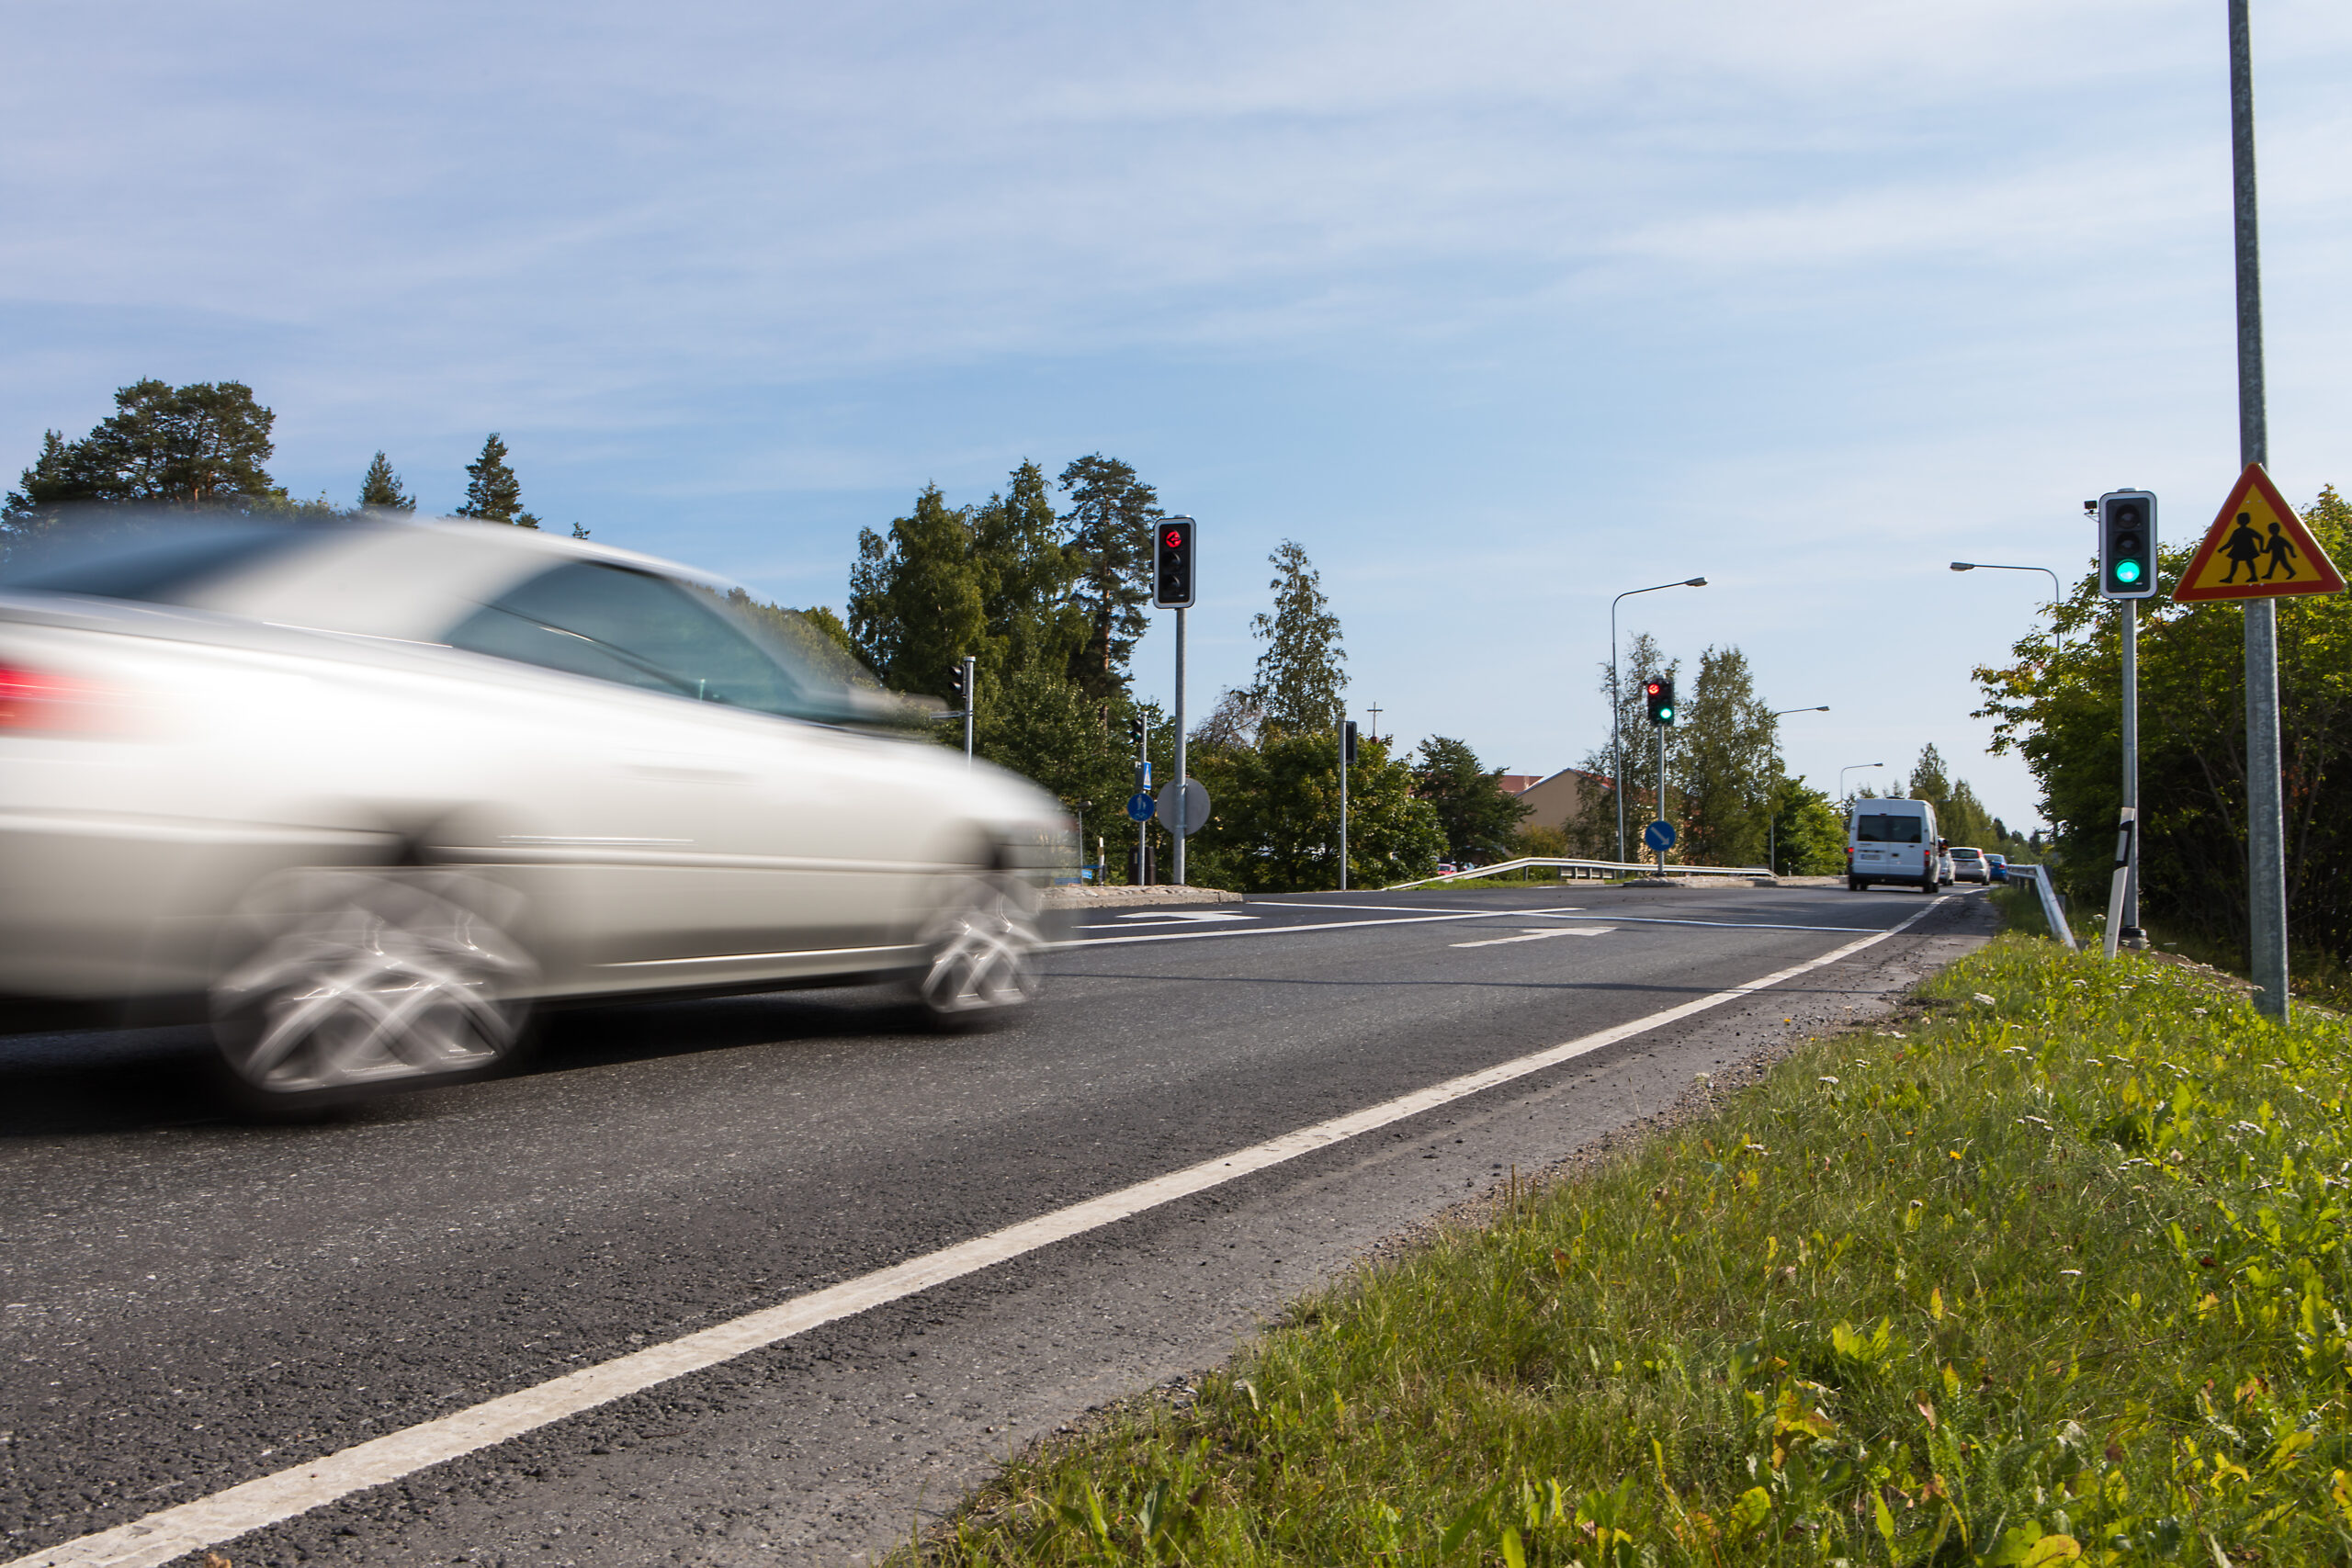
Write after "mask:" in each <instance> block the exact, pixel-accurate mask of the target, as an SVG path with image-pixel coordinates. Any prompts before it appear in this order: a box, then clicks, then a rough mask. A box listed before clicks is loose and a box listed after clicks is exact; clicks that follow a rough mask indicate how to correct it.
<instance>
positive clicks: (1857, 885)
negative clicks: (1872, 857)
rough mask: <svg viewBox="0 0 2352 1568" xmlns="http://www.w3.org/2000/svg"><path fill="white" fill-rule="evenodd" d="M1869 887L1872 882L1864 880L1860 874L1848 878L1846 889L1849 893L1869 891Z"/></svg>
mask: <svg viewBox="0 0 2352 1568" xmlns="http://www.w3.org/2000/svg"><path fill="white" fill-rule="evenodd" d="M1869 888H1870V884H1869V883H1867V882H1864V881H1863V880H1862V879H1861V878H1860V877H1859V876H1849V877H1848V878H1847V879H1846V891H1847V892H1849V893H1862V892H1866V891H1868V890H1869Z"/></svg>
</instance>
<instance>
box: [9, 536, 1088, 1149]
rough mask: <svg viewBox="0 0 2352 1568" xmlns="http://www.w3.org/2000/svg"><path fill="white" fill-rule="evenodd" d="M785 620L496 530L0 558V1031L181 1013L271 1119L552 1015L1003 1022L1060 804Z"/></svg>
mask: <svg viewBox="0 0 2352 1568" xmlns="http://www.w3.org/2000/svg"><path fill="white" fill-rule="evenodd" d="M39 542H40V541H36V543H39ZM28 553H30V554H33V555H34V557H35V558H33V559H31V560H30V561H27V560H25V559H23V557H24V556H25V555H27V554H28ZM792 629H793V627H792V626H789V625H784V626H779V625H777V624H775V623H773V622H772V621H771V620H769V619H767V618H764V617H762V616H760V615H750V614H745V613H743V609H742V602H741V598H740V596H738V603H737V604H734V605H730V604H729V601H728V597H727V595H726V593H725V592H724V591H723V589H722V588H720V587H719V586H717V585H714V584H713V582H712V581H711V580H709V579H707V578H705V577H702V576H700V575H699V574H696V573H694V572H690V571H688V570H684V569H683V568H680V567H676V566H673V565H670V564H668V563H665V562H662V561H658V560H654V559H650V558H646V557H642V556H637V555H632V554H628V553H627V552H624V551H620V550H614V549H608V548H605V547H601V546H596V545H592V544H584V543H580V542H575V541H573V540H570V539H559V538H552V537H548V536H544V535H541V534H538V533H536V532H533V531H530V530H525V529H517V528H512V527H508V526H505V525H493V524H476V523H467V522H423V523H419V522H412V521H396V520H391V519H383V518H378V519H370V520H367V521H361V522H355V523H350V524H337V525H310V526H300V527H294V526H277V525H254V524H225V525H224V524H220V523H199V522H195V521H191V520H188V519H187V518H176V519H150V520H146V521H144V522H143V523H131V524H118V525H116V526H115V529H114V531H113V532H112V534H111V535H107V534H104V533H102V534H101V535H100V536H98V537H96V539H94V540H87V541H83V542H82V543H81V544H80V545H78V546H73V545H69V546H68V547H65V548H62V549H52V550H50V551H47V552H45V554H44V553H42V552H28V551H27V550H25V549H23V548H22V547H19V548H18V549H17V551H16V552H15V554H14V555H13V556H12V558H11V561H10V564H9V567H8V569H7V570H6V573H5V574H0V995H5V997H6V999H7V1001H9V1002H10V1003H13V1004H15V1011H14V1016H15V1017H16V1018H17V1020H18V1021H20V1026H21V1022H22V1021H40V1022H50V1021H58V1020H61V1019H71V1020H77V1021H78V1020H84V1019H86V1020H87V1021H108V1022H121V1021H166V1020H173V1019H185V1018H188V1017H191V1016H193V1017H202V1018H207V1019H209V1021H211V1023H212V1025H213V1031H214V1034H215V1036H216V1038H217V1039H218V1041H219V1042H220V1054H221V1058H222V1061H223V1064H224V1065H225V1066H226V1067H227V1068H228V1069H229V1077H230V1082H231V1084H232V1088H234V1089H237V1090H238V1091H239V1092H240V1093H241V1094H242V1095H243V1097H244V1098H246V1099H248V1100H252V1101H254V1102H257V1103H261V1104H266V1105H286V1104H296V1103H318V1102H322V1101H334V1100H342V1099H345V1098H349V1097H351V1096H352V1095H354V1094H356V1093H357V1092H360V1091H363V1090H365V1089H369V1088H372V1087H375V1086H379V1085H389V1084H399V1083H402V1082H413V1081H419V1080H428V1079H438V1078H444V1077H449V1076H453V1075H460V1074H468V1073H478V1072H481V1071H483V1070H485V1069H487V1068H489V1067H491V1066H494V1065H495V1064H496V1063H497V1062H498V1061H499V1060H500V1059H501V1058H502V1057H503V1056H505V1055H508V1054H509V1052H510V1051H511V1050H512V1049H513V1048H514V1046H515V1043H516V1042H517V1040H518V1038H519V1037H520V1034H521V1032H522V1029H523V1026H524V1022H525V1020H526V1015H527V1014H528V1013H529V1011H530V1010H531V1009H532V1008H533V1007H534V1006H536V1005H537V1004H540V1003H544V1002H548V1001H551V1000H556V999H564V998H588V997H616V996H625V995H645V994H651V993H671V992H718V991H729V990H738V991H743V990H770V989H775V988H778V987H786V986H791V985H798V984H809V983H824V984H839V983H842V982H845V981H866V980H871V981H877V982H882V981H888V982H898V983H903V984H905V985H906V986H907V987H909V989H910V993H911V995H912V996H914V997H915V998H919V999H920V1001H921V1003H922V1006H924V1007H925V1008H927V1009H929V1010H931V1011H932V1012H933V1013H934V1014H937V1015H941V1016H947V1017H964V1016H985V1015H989V1014H996V1013H1001V1012H1004V1011H1005V1010H1010V1009H1013V1008H1016V1007H1018V1006H1020V1005H1021V1004H1023V1002H1025V1001H1027V1000H1028V999H1029V998H1030V997H1031V996H1032V995H1033V994H1034V993H1035V988H1036V978H1035V954H1036V953H1037V951H1038V948H1039V946H1040V945H1041V942H1042V941H1043V940H1044V938H1043V933H1042V932H1041V931H1040V927H1039V917H1038V914H1037V899H1036V896H1035V886H1036V885H1037V884H1038V883H1039V882H1041V881H1042V880H1044V878H1045V876H1046V874H1048V873H1049V872H1050V871H1051V870H1052V869H1053V868H1055V867H1057V866H1058V865H1059V864H1060V863H1061V862H1063V861H1064V860H1067V859H1068V858H1069V841H1068V838H1067V834H1068V822H1067V820H1066V818H1065V817H1064V814H1063V812H1062V809H1061V807H1060V806H1059V805H1058V804H1057V802H1055V801H1054V800H1052V799H1051V798H1049V797H1048V796H1046V795H1044V794H1043V793H1041V792H1040V791H1038V790H1037V789H1035V787H1034V786H1032V785H1030V784H1028V783H1026V782H1025V781H1023V780H1021V779H1018V778H1015V777H1014V776H1012V775H1011V774H1009V773H1002V772H1001V771H999V770H996V769H993V768H989V767H987V766H985V765H982V766H978V767H967V764H966V762H965V760H964V759H963V758H962V757H961V756H958V755H956V754H955V753H953V752H950V751H947V750H944V749H942V748H940V747H937V746H934V745H930V744H927V743H923V742H921V741H919V740H913V739H907V738H905V737H904V736H903V735H899V734H892V733H889V732H888V731H886V730H885V729H883V728H880V727H879V726H878V725H877V724H876V720H878V719H880V718H882V717H884V716H886V715H887V714H888V711H889V710H890V709H891V708H893V707H894V706H895V705H896V703H895V700H894V699H889V698H888V697H886V696H885V695H884V694H881V693H879V692H878V691H876V690H873V689H872V688H871V687H870V685H861V684H860V683H859V682H856V681H854V680H852V679H851V678H849V675H848V673H847V671H852V670H854V661H850V660H847V659H846V658H845V657H842V658H841V659H840V660H839V661H838V667H836V668H833V669H831V670H828V669H827V668H826V667H825V662H824V660H822V659H821V658H812V657H810V656H809V650H806V649H795V648H794V647H793V646H791V639H790V638H789V637H787V636H786V635H785V634H786V633H788V632H790V631H791V630H792ZM810 635H811V637H812V639H813V638H814V637H815V635H816V634H813V633H811V634H810Z"/></svg>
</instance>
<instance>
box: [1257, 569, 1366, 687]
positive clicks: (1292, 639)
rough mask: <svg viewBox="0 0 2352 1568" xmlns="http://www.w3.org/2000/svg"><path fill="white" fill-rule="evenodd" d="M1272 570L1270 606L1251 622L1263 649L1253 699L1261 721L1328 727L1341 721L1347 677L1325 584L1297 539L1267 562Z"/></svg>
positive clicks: (1337, 623) (1345, 657) (1344, 655)
mask: <svg viewBox="0 0 2352 1568" xmlns="http://www.w3.org/2000/svg"><path fill="white" fill-rule="evenodd" d="M1266 559H1267V561H1268V563H1269V564H1270V565H1272V567H1273V569H1274V578H1273V581H1272V582H1270V583H1268V584H1267V586H1268V587H1270V588H1272V590H1273V593H1274V607H1273V608H1272V610H1266V611H1261V612H1260V613H1259V614H1258V615H1256V616H1255V617H1254V618H1253V619H1252V620H1251V621H1250V630H1251V632H1252V633H1253V634H1254V635H1255V636H1256V637H1258V639H1259V640H1260V641H1261V642H1263V643H1264V644H1265V645H1266V646H1265V648H1264V649H1262V650H1261V651H1260V653H1259V655H1258V671H1257V679H1256V681H1255V682H1253V691H1252V695H1253V696H1254V698H1255V699H1256V702H1257V705H1258V707H1259V710H1260V712H1261V714H1262V715H1263V718H1264V722H1265V723H1267V724H1271V725H1276V726H1279V727H1280V728H1283V729H1288V730H1297V731H1304V730H1310V729H1324V728H1331V727H1333V726H1336V725H1338V724H1339V723H1340V720H1341V717H1342V707H1341V694H1342V693H1343V692H1344V691H1345V690H1346V689H1347V683H1348V678H1347V676H1346V674H1345V673H1344V672H1343V671H1342V670H1341V668H1340V667H1341V666H1342V665H1344V664H1345V663H1346V662H1347V660H1348V655H1347V650H1346V649H1343V648H1341V647H1340V617H1339V616H1337V615H1333V614H1332V613H1331V602H1330V601H1329V599H1327V598H1325V597H1324V596H1323V579H1322V575H1321V574H1320V573H1318V572H1317V570H1315V567H1314V563H1313V562H1311V561H1309V560H1308V559H1307V558H1306V550H1304V549H1303V548H1301V547H1299V544H1298V542H1297V541H1296V540H1295V539H1284V540H1283V542H1282V544H1281V545H1280V546H1278V547H1276V548H1275V550H1274V552H1273V554H1272V555H1270V556H1268V557H1267V558H1266Z"/></svg>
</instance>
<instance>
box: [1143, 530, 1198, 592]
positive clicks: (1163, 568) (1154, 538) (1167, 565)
mask: <svg viewBox="0 0 2352 1568" xmlns="http://www.w3.org/2000/svg"><path fill="white" fill-rule="evenodd" d="M1151 602H1152V603H1153V604H1156V605H1158V606H1159V608H1161V609H1163V610H1187V609H1190V608H1192V604H1193V520H1192V519H1191V518H1189V517H1162V518H1161V519H1159V523H1158V525H1156V526H1154V528H1153V529H1152V535H1151Z"/></svg>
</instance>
